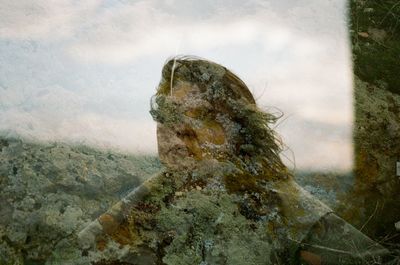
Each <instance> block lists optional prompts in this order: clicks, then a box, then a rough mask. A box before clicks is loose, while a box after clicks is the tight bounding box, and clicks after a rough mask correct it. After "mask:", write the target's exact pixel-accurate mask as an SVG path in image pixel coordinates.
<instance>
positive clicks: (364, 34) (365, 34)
mask: <svg viewBox="0 0 400 265" xmlns="http://www.w3.org/2000/svg"><path fill="white" fill-rule="evenodd" d="M358 36H360V37H363V38H368V37H369V34H368V32H358Z"/></svg>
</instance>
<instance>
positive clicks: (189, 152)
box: [157, 81, 226, 168]
mask: <svg viewBox="0 0 400 265" xmlns="http://www.w3.org/2000/svg"><path fill="white" fill-rule="evenodd" d="M166 100H169V101H171V102H173V104H174V105H175V106H176V107H177V109H178V110H179V113H181V118H180V119H179V121H178V122H176V123H175V124H168V125H166V124H163V123H162V122H158V125H157V138H158V149H159V155H160V159H161V160H162V161H163V162H164V163H166V164H167V165H168V166H170V167H173V168H175V167H177V166H178V167H180V166H181V165H182V163H184V164H187V163H189V164H193V163H195V162H196V161H198V160H204V159H210V158H218V156H221V155H222V154H223V152H224V151H223V149H224V144H225V142H226V135H225V131H224V128H223V126H222V125H221V124H220V123H219V122H218V121H216V120H215V115H216V113H215V110H214V109H213V107H212V105H211V104H210V103H209V102H208V101H207V100H205V99H204V98H202V95H201V91H200V89H199V88H198V86H197V85H196V84H192V83H190V82H185V81H179V82H177V83H176V84H175V85H174V86H173V89H172V90H171V93H170V94H169V95H167V96H166ZM160 111H161V112H162V111H163V109H162V106H160Z"/></svg>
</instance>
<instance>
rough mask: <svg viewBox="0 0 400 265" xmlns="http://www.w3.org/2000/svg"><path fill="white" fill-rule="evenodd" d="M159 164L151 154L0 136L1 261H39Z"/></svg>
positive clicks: (151, 172) (156, 168)
mask: <svg viewBox="0 0 400 265" xmlns="http://www.w3.org/2000/svg"><path fill="white" fill-rule="evenodd" d="M160 168H161V165H160V163H159V161H158V159H156V158H155V157H145V156H132V155H124V154H117V153H115V152H110V151H101V150H96V149H93V148H89V147H85V146H69V145H66V144H59V143H53V144H38V143H29V142H24V141H22V140H19V139H15V138H4V137H2V138H0V191H1V192H0V238H1V240H0V264H43V263H44V262H45V261H46V259H47V258H48V256H49V255H50V253H51V252H52V250H53V249H54V246H56V245H57V244H58V243H59V242H60V241H62V240H66V239H68V238H69V237H71V236H73V235H74V234H75V233H76V232H77V231H80V229H82V228H83V227H85V225H87V223H89V222H90V221H92V220H93V219H95V218H96V217H97V216H99V215H100V214H101V213H103V212H105V211H106V210H107V209H108V208H109V207H110V206H111V205H112V204H114V203H115V202H117V201H119V200H120V199H121V198H122V197H124V195H125V194H127V193H128V192H129V191H130V190H132V189H133V188H135V187H136V186H137V185H138V184H139V183H141V182H142V181H143V180H144V179H146V178H148V177H149V176H150V175H152V174H154V173H155V172H158V171H159V170H160Z"/></svg>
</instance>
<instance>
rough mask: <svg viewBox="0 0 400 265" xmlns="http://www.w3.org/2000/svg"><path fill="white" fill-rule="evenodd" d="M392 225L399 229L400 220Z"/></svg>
mask: <svg viewBox="0 0 400 265" xmlns="http://www.w3.org/2000/svg"><path fill="white" fill-rule="evenodd" d="M394 227H396V230H397V231H400V221H398V222H397V223H395V224H394Z"/></svg>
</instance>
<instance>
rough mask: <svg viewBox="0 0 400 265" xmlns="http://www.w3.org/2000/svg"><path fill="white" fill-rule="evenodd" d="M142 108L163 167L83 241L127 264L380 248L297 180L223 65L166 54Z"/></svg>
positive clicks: (320, 259)
mask: <svg viewBox="0 0 400 265" xmlns="http://www.w3.org/2000/svg"><path fill="white" fill-rule="evenodd" d="M150 112H151V114H152V116H153V118H154V119H155V121H157V137H158V149H159V156H160V159H161V161H162V162H163V164H164V165H165V166H166V168H167V169H166V171H165V172H163V173H161V174H160V175H158V176H155V177H153V178H151V179H149V180H148V181H146V182H145V183H144V184H143V185H142V186H140V187H139V188H138V189H136V190H135V191H134V192H132V193H131V194H130V195H129V196H128V197H127V198H126V199H125V200H124V201H122V202H121V203H119V204H118V205H116V206H115V207H113V208H112V209H111V210H110V211H109V212H107V213H106V214H103V215H102V216H100V217H99V218H98V220H97V221H96V225H92V226H91V227H89V228H88V229H86V230H85V231H83V232H81V234H80V238H81V240H82V242H87V241H88V240H89V241H90V240H92V237H91V236H88V235H93V234H95V236H94V237H95V241H96V242H97V243H96V248H97V249H100V250H101V251H104V250H105V249H107V248H108V247H109V246H110V242H114V243H115V242H117V243H118V244H119V245H120V247H121V249H124V251H125V254H123V255H120V256H119V257H118V259H119V260H123V261H124V262H128V263H130V264H191V263H196V264H203V265H205V264H241V265H242V264H300V262H304V263H306V264H312V265H314V264H357V263H359V264H363V263H362V262H365V261H367V260H368V259H375V258H377V257H379V256H381V255H384V254H386V250H385V249H384V248H382V247H381V246H379V245H377V244H376V243H375V242H373V241H372V240H371V239H369V238H368V237H366V236H365V235H363V234H362V233H361V232H359V231H358V230H356V229H355V228H354V227H352V226H351V225H349V224H347V223H346V222H345V221H343V220H342V219H341V218H339V217H337V216H336V215H335V214H334V213H332V210H331V209H330V208H329V207H327V206H326V205H324V204H323V203H322V202H320V201H319V200H317V199H315V198H314V197H312V196H311V195H310V194H309V193H307V192H306V191H304V190H303V189H302V188H301V187H300V186H299V185H297V184H296V182H295V181H294V180H293V178H292V176H291V174H290V172H289V171H288V170H287V168H286V167H285V165H284V164H283V163H282V161H281V159H280V157H279V153H280V151H281V150H280V144H279V141H278V139H277V138H276V136H275V133H274V132H273V131H272V129H271V128H270V127H269V125H270V124H271V123H273V122H274V121H275V120H276V118H275V117H274V116H273V115H271V114H268V113H264V112H262V111H261V110H259V109H258V107H257V106H256V102H255V100H254V98H253V96H252V95H251V93H250V92H249V89H248V88H247V86H246V85H245V84H244V82H243V81H241V80H240V79H239V78H238V77H237V76H236V75H234V74H233V73H232V72H231V71H229V70H228V69H226V68H225V67H223V66H221V65H218V64H216V63H213V62H209V61H206V60H202V59H197V58H188V57H177V58H174V59H172V60H170V61H168V62H167V63H166V65H165V66H164V68H163V70H162V79H161V82H160V84H159V87H158V90H157V94H156V95H155V97H153V99H152V109H151V111H150ZM94 231H95V232H94ZM89 232H90V233H89ZM111 245H112V244H111ZM115 264H118V263H115Z"/></svg>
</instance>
